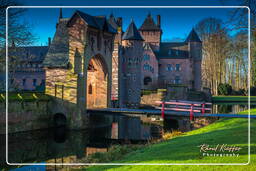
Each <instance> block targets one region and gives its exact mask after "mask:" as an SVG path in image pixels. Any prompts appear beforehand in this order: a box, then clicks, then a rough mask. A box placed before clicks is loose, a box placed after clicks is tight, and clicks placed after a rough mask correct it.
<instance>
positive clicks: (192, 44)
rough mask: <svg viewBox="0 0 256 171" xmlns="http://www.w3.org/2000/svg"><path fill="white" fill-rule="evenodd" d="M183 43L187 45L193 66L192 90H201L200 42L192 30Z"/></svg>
mask: <svg viewBox="0 0 256 171" xmlns="http://www.w3.org/2000/svg"><path fill="white" fill-rule="evenodd" d="M185 42H186V43H188V52H189V57H190V59H191V62H192V64H193V65H192V66H193V68H192V74H193V82H192V88H194V89H195V90H201V84H202V80H201V63H202V41H201V40H200V38H199V36H198V35H197V33H196V31H195V30H194V28H193V29H192V30H191V32H190V33H189V35H188V37H187V39H186V40H185Z"/></svg>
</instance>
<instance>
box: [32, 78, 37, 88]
mask: <svg viewBox="0 0 256 171" xmlns="http://www.w3.org/2000/svg"><path fill="white" fill-rule="evenodd" d="M36 81H37V80H36V79H33V86H34V87H35V86H36Z"/></svg>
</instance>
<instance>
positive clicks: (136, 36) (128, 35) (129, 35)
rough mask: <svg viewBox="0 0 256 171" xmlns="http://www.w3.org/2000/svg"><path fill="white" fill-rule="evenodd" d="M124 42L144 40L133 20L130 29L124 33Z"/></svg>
mask: <svg viewBox="0 0 256 171" xmlns="http://www.w3.org/2000/svg"><path fill="white" fill-rule="evenodd" d="M123 40H142V41H143V40H144V39H143V38H142V37H141V35H140V33H139V31H138V29H137V27H136V25H135V23H134V22H133V20H132V22H131V24H130V25H129V27H128V28H127V30H126V32H125V33H124V35H123Z"/></svg>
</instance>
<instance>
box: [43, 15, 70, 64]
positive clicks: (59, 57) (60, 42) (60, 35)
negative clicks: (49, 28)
mask: <svg viewBox="0 0 256 171" xmlns="http://www.w3.org/2000/svg"><path fill="white" fill-rule="evenodd" d="M67 22H68V19H61V20H59V23H58V25H57V29H56V32H55V35H54V38H53V40H52V42H51V45H50V47H49V50H48V53H47V54H46V57H45V59H44V62H43V65H44V66H45V67H50V68H51V67H60V68H61V67H67V65H68V62H69V42H68V41H69V37H68V29H67V26H66V25H67Z"/></svg>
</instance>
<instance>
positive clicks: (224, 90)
mask: <svg viewBox="0 0 256 171" xmlns="http://www.w3.org/2000/svg"><path fill="white" fill-rule="evenodd" d="M231 93H232V86H231V85H229V84H227V83H224V84H223V83H220V84H219V85H218V94H219V95H231Z"/></svg>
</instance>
